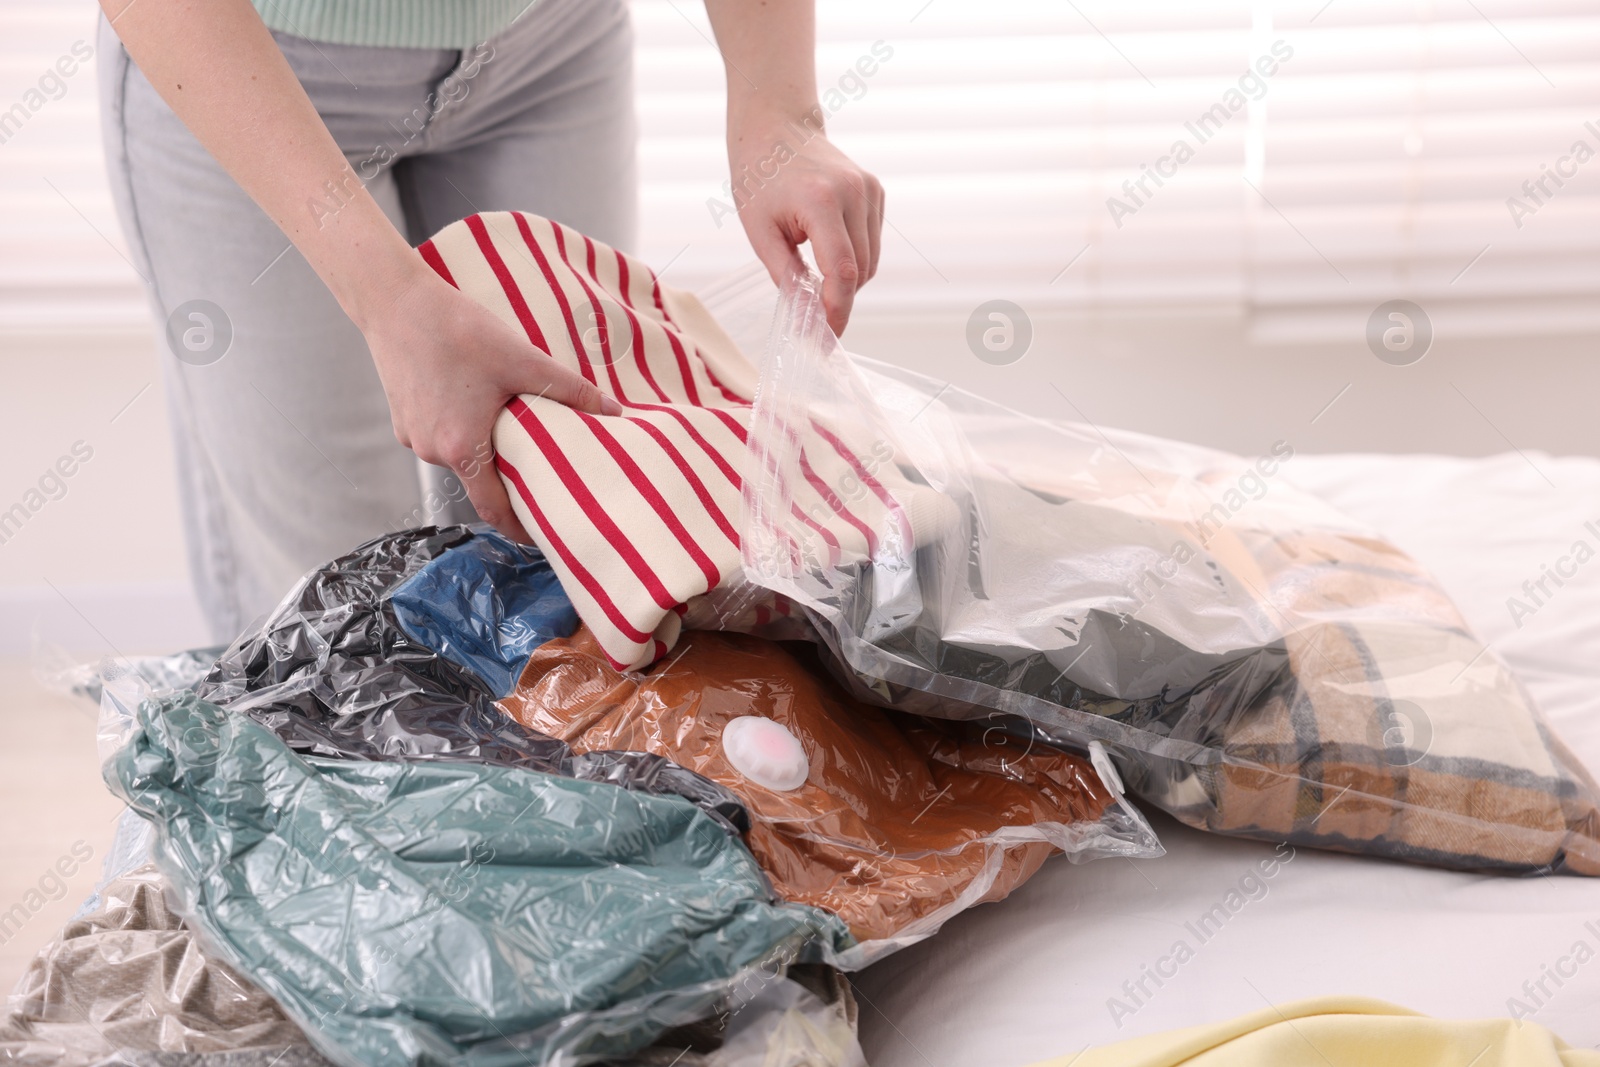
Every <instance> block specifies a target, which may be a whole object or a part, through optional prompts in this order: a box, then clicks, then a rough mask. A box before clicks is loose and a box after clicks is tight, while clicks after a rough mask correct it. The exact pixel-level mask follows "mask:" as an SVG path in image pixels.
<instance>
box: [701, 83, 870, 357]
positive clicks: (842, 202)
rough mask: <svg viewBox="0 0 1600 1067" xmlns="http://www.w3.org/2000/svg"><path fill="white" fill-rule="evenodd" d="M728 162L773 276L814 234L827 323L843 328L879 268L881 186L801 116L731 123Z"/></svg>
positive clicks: (742, 211) (753, 243)
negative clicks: (858, 296)
mask: <svg viewBox="0 0 1600 1067" xmlns="http://www.w3.org/2000/svg"><path fill="white" fill-rule="evenodd" d="M820 114H821V112H820V110H819V111H818V112H817V115H818V116H820ZM807 118H808V119H809V120H810V121H813V122H814V121H816V120H815V119H814V118H811V117H810V116H808V117H807ZM808 133H809V137H807V134H808ZM803 138H804V139H803ZM728 162H729V166H730V168H731V170H732V172H733V194H734V203H735V204H737V205H738V207H739V221H740V222H742V223H743V224H744V232H745V234H746V235H747V236H749V238H750V247H751V248H753V249H755V253H756V255H757V256H758V257H759V258H760V260H761V262H762V263H763V264H764V265H765V266H766V268H767V272H768V273H769V274H771V275H772V280H773V281H774V282H778V283H780V284H781V283H782V281H783V277H784V274H785V273H786V272H787V271H788V270H789V269H790V268H791V267H792V266H794V265H796V264H798V263H799V262H800V255H799V252H798V251H797V248H798V246H799V245H800V244H802V243H803V242H805V241H810V242H811V250H812V252H813V253H814V254H815V256H816V259H817V267H818V268H819V269H820V270H821V271H822V279H823V284H822V306H823V308H824V310H826V312H827V314H828V325H829V327H831V328H832V330H833V332H834V333H835V334H841V333H843V332H844V328H845V325H846V323H848V322H849V321H850V308H851V306H852V305H853V304H854V303H855V298H856V290H857V289H859V288H861V286H863V285H865V284H866V283H867V282H868V281H869V280H871V278H872V276H873V275H874V274H876V273H877V272H878V252H879V248H880V247H881V245H882V235H883V186H882V185H881V184H880V183H879V182H878V179H877V178H875V177H873V175H871V174H870V173H868V172H867V171H865V170H862V169H861V168H860V167H858V166H856V165H855V164H854V163H853V162H851V160H850V158H849V157H848V156H846V155H845V154H844V153H843V152H841V151H839V150H838V149H837V148H835V147H834V146H833V144H832V143H831V142H830V141H829V140H828V138H827V136H826V135H824V134H822V133H815V132H810V131H809V130H808V127H807V126H806V125H804V124H802V123H800V122H782V121H773V120H771V119H767V120H765V121H751V120H744V121H741V122H739V124H738V125H737V126H735V125H734V124H732V123H730V125H729V128H728ZM769 175H770V177H769Z"/></svg>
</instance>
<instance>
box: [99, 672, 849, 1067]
mask: <svg viewBox="0 0 1600 1067" xmlns="http://www.w3.org/2000/svg"><path fill="white" fill-rule="evenodd" d="M109 725H110V729H107V730H105V731H103V733H104V734H105V735H107V736H108V739H109V740H111V741H112V745H111V748H112V751H111V755H110V758H109V760H108V761H107V763H106V765H105V776H106V779H107V783H108V784H109V785H110V786H111V787H112V789H113V791H114V792H116V793H117V794H118V795H119V796H121V797H122V798H123V799H124V800H126V801H127V802H128V804H129V805H130V806H131V807H133V808H134V809H135V810H137V811H138V812H139V813H140V814H141V815H142V816H144V817H145V818H146V819H148V820H149V821H150V822H151V823H152V824H153V825H154V827H155V850H154V851H155V858H156V861H157V864H158V866H159V867H160V869H161V872H162V873H163V874H164V875H165V876H166V877H167V878H168V879H169V880H170V882H171V886H172V889H173V891H174V898H175V899H174V907H175V910H176V911H177V913H178V914H180V915H181V916H183V918H184V921H185V924H186V925H187V926H188V927H189V928H190V929H191V930H192V931H194V932H195V933H196V934H197V935H198V936H199V937H200V939H201V944H202V945H203V946H204V948H205V949H206V951H207V952H208V954H209V955H210V956H211V957H212V958H214V959H217V960H219V961H221V962H222V963H225V964H226V965H228V966H229V967H231V968H233V969H234V970H236V971H238V972H239V973H240V974H242V975H244V976H246V977H247V978H249V979H250V980H251V981H252V982H254V983H255V984H256V985H258V986H260V987H261V988H263V989H265V990H266V991H267V992H268V993H270V994H271V996H272V997H273V999H274V1000H276V1001H277V1003H278V1005H279V1006H280V1008H282V1010H283V1012H284V1013H285V1014H286V1015H287V1016H288V1017H289V1018H290V1019H291V1020H292V1021H293V1022H294V1023H295V1024H296V1025H298V1026H299V1027H300V1028H301V1029H302V1030H303V1031H305V1033H306V1034H307V1036H308V1037H309V1038H310V1039H311V1041H312V1043H313V1044H314V1045H315V1046H316V1048H317V1049H318V1051H320V1052H321V1053H322V1054H323V1055H325V1056H327V1057H328V1058H329V1059H331V1060H333V1061H334V1062H335V1063H338V1064H342V1065H345V1067H358V1065H366V1067H374V1065H377V1067H382V1065H397V1067H398V1065H406V1067H412V1065H421V1064H459V1065H467V1064H475V1065H476V1064H481V1065H485V1067H492V1065H500V1064H505V1065H520V1064H526V1063H529V1062H533V1063H552V1062H562V1063H573V1064H579V1063H586V1062H595V1061H599V1060H604V1059H606V1058H607V1057H623V1056H626V1055H628V1054H631V1053H633V1052H635V1051H637V1050H638V1049H640V1048H643V1047H644V1046H646V1045H649V1044H650V1043H651V1042H652V1041H654V1040H655V1039H656V1038H658V1037H660V1036H661V1035H662V1034H663V1033H664V1032H666V1031H667V1030H669V1029H671V1028H673V1027H677V1026H681V1025H684V1024H688V1023H693V1022H696V1021H698V1020H701V1019H703V1018H705V1017H707V1016H711V1015H715V1014H716V1012H717V1011H719V1010H724V1009H725V1007H726V1006H727V1005H728V1004H729V1002H730V998H731V997H733V996H735V995H736V994H737V991H738V990H739V989H741V988H742V987H745V986H749V987H750V988H751V989H753V990H754V994H758V993H759V992H760V990H761V988H762V987H763V983H765V982H770V981H772V980H774V979H776V978H778V977H781V976H782V973H783V969H784V967H785V966H786V965H787V964H788V963H790V962H807V961H818V962H821V961H823V960H825V958H826V957H827V956H829V955H830V954H832V953H833V952H834V951H836V950H839V949H844V948H846V947H848V946H849V944H850V943H851V938H850V935H849V933H848V932H847V931H846V930H845V928H844V925H843V924H842V923H840V922H839V920H838V919H836V918H835V917H834V916H832V915H830V914H828V913H826V912H823V911H820V910H818V909H815V908H810V907H806V906H804V905H800V904H791V903H786V902H783V901H778V900H774V899H773V897H772V895H771V891H770V889H769V887H768V885H767V882H766V879H765V877H764V876H763V875H762V873H761V869H760V867H759V866H758V865H757V864H756V862H755V860H754V859H753V858H752V857H751V855H750V853H749V851H748V850H747V849H746V848H745V847H744V846H743V844H742V843H740V841H739V839H738V837H737V836H736V835H734V834H732V833H730V832H729V829H728V827H727V826H726V825H725V823H723V822H722V821H719V820H717V819H714V818H712V817H711V816H710V815H709V814H707V812H706V811H705V810H703V809H702V808H700V807H698V806H696V805H695V804H694V803H692V802H691V801H689V800H687V799H685V798H683V797H681V796H676V795H670V794H654V793H648V792H641V791H637V790H632V789H624V788H619V787H618V786H616V785H612V784H610V783H608V782H598V781H583V780H578V779H574V778H570V777H566V776H562V775H558V774H550V773H545V772H542V771H535V770H529V769H526V768H523V767H515V766H504V765H500V764H492V763H483V762H469V761H443V760H420V761H391V760H384V761H372V760H351V759H327V758H322V757H316V756H301V755H299V754H297V753H295V752H294V751H292V750H291V749H290V748H289V747H288V745H287V744H285V743H284V741H283V740H282V739H281V738H280V737H278V736H277V735H276V734H274V733H273V732H271V731H270V730H268V729H266V728H265V727H263V726H262V725H261V724H260V723H258V722H256V721H255V720H254V719H252V718H251V717H250V716H248V715H243V714H239V713H236V712H230V711H225V710H223V709H221V708H219V707H217V706H216V705H213V704H209V703H207V702H205V701H202V700H200V699H198V698H196V697H195V696H194V695H193V694H190V693H185V694H180V695H177V696H172V697H167V698H161V699H153V700H146V701H144V702H142V703H141V704H139V706H138V708H137V710H136V711H135V712H134V714H133V716H132V718H131V719H128V720H125V721H123V722H121V723H120V724H115V723H113V724H109ZM119 733H120V735H121V737H120V743H117V741H116V735H117V734H119ZM754 994H752V995H754Z"/></svg>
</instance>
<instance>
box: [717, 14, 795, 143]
mask: <svg viewBox="0 0 1600 1067" xmlns="http://www.w3.org/2000/svg"><path fill="white" fill-rule="evenodd" d="M706 15H707V16H708V17H709V18H710V19H711V28H712V31H713V32H714V33H715V34H716V37H717V47H718V48H719V49H720V50H721V51H722V57H723V61H724V64H723V65H724V66H725V68H726V70H727V80H728V135H729V140H730V141H731V140H733V139H734V138H735V137H737V136H739V131H742V130H745V129H749V128H759V127H765V126H767V125H768V122H766V121H764V120H769V119H775V120H778V121H780V122H796V123H805V122H808V121H809V122H812V123H815V124H820V123H821V121H822V110H821V109H820V108H819V107H818V106H817V69H816V36H817V34H816V11H815V4H814V3H813V0H767V2H766V3H761V4H756V3H752V2H751V0H706Z"/></svg>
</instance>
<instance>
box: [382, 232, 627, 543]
mask: <svg viewBox="0 0 1600 1067" xmlns="http://www.w3.org/2000/svg"><path fill="white" fill-rule="evenodd" d="M414 258H415V261H416V266H417V268H418V269H417V270H415V271H412V272H410V274H409V276H408V277H407V278H406V279H405V280H404V281H402V282H401V283H399V284H397V285H395V286H393V287H392V288H390V287H386V288H390V291H389V292H388V293H386V294H382V295H379V296H377V298H376V299H374V300H370V301H367V300H364V301H361V303H362V304H363V305H364V306H363V307H362V309H361V312H360V315H359V318H358V319H357V325H359V326H361V327H362V332H363V333H364V334H365V335H366V338H367V345H368V346H369V347H370V349H371V350H372V359H373V362H374V363H376V364H377V367H378V376H379V378H381V379H382V381H383V389H384V393H385V394H386V395H387V396H388V398H389V411H390V414H391V416H392V418H393V421H394V435H395V437H396V438H398V439H399V441H400V443H401V444H402V445H405V446H406V447H407V448H409V449H411V450H412V451H413V452H415V453H416V454H417V455H418V456H419V457H421V458H422V459H424V460H426V461H427V462H429V463H434V464H437V465H439V466H441V467H448V468H449V469H450V470H452V471H454V472H455V473H456V475H457V477H459V478H460V479H461V484H462V485H463V486H464V487H465V488H466V491H467V496H468V498H469V499H471V501H472V506H473V507H474V508H476V509H477V511H478V515H479V517H480V518H482V519H483V521H485V522H487V523H489V524H490V525H491V526H493V527H495V529H497V530H499V531H500V532H501V533H503V534H505V535H506V536H507V537H510V538H513V539H515V540H518V541H522V542H524V543H526V542H529V541H531V540H532V538H530V537H529V536H528V532H527V531H526V530H525V529H523V527H522V524H521V523H520V522H519V521H518V520H517V515H516V512H515V511H513V510H512V507H511V501H510V498H509V497H508V496H507V495H506V490H505V487H504V485H503V484H502V483H501V481H500V476H499V474H498V473H497V472H496V470H495V466H494V446H493V444H492V437H493V432H494V424H495V420H496V419H497V418H499V416H500V412H501V410H502V409H503V408H504V407H505V405H506V402H507V401H508V400H510V399H511V398H512V397H514V396H516V395H518V394H519V393H532V394H534V395H536V396H545V397H549V398H550V399H551V400H555V401H557V402H559V403H562V404H566V405H568V406H569V407H573V408H576V409H578V410H579V411H587V412H589V413H591V414H604V415H617V414H621V412H622V407H621V405H619V404H618V403H617V402H616V400H614V399H612V398H611V397H609V396H606V395H605V394H604V393H602V392H601V391H600V390H599V389H598V388H597V387H596V386H595V385H594V384H593V383H592V382H590V381H589V380H588V379H586V378H584V377H583V376H582V375H580V374H578V373H576V372H575V371H571V370H568V369H567V368H566V367H563V366H562V365H561V364H559V363H557V362H556V361H555V360H554V359H552V358H551V357H550V356H549V355H548V354H547V353H545V352H542V351H540V350H539V349H537V348H535V347H534V346H533V345H532V344H530V343H529V342H528V341H527V340H526V339H525V338H524V337H522V335H520V334H519V333H518V332H517V331H516V330H515V329H513V328H512V327H510V326H508V325H507V324H506V323H504V322H502V321H501V320H500V319H498V318H496V317H495V316H494V314H493V313H492V312H490V311H489V310H488V309H487V308H485V307H483V306H482V305H481V304H478V303H476V302H475V301H473V300H471V299H470V298H468V297H466V296H464V295H462V293H461V292H460V291H459V290H457V289H456V288H455V287H454V286H452V285H451V284H450V283H449V282H446V281H445V280H444V279H443V278H441V277H439V275H437V274H435V273H434V272H433V271H432V270H431V269H429V268H428V267H427V265H426V264H425V263H423V261H422V259H421V257H420V256H414Z"/></svg>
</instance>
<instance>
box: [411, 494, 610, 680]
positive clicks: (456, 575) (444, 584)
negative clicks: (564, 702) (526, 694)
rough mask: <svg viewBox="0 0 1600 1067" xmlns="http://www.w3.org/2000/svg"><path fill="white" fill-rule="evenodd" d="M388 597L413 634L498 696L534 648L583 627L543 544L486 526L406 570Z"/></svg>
mask: <svg viewBox="0 0 1600 1067" xmlns="http://www.w3.org/2000/svg"><path fill="white" fill-rule="evenodd" d="M389 602H390V603H391V604H392V605H393V606H394V613H395V618H397V619H398V620H399V622H400V625H401V626H402V627H404V629H405V631H406V633H408V634H410V635H411V637H412V639H413V640H415V641H416V642H417V643H418V644H421V645H426V646H427V647H428V648H431V649H433V650H434V651H435V652H437V653H438V654H439V655H441V656H443V657H444V658H445V659H447V660H449V661H450V662H452V663H454V664H456V665H457V666H458V667H461V668H463V669H465V670H468V671H471V672H472V673H473V674H475V675H477V677H478V678H479V679H480V680H482V681H483V683H484V684H485V685H487V686H488V687H489V689H490V691H492V692H493V693H494V695H495V697H496V698H497V699H498V698H500V697H503V696H505V695H507V694H508V693H510V692H511V691H512V690H513V689H515V688H516V687H517V680H518V679H519V678H521V677H522V669H523V668H524V667H526V666H527V665H528V657H529V656H530V655H532V654H533V650H534V649H536V648H538V647H539V646H540V645H542V644H544V643H545V642H546V641H549V640H551V639H552V638H556V637H570V636H572V632H573V631H574V630H576V629H577V628H578V613H577V611H576V610H574V608H573V606H572V601H570V600H568V599H567V594H566V593H564V592H562V589H561V580H560V579H559V578H557V577H556V572H555V571H554V570H553V569H552V568H551V566H550V564H549V563H548V562H547V561H546V560H545V558H544V556H543V555H542V554H541V553H540V552H539V550H538V549H536V548H532V547H529V546H527V545H519V544H517V543H515V542H514V541H511V540H508V539H507V538H505V537H502V536H501V535H500V534H498V533H496V532H495V531H494V530H493V529H491V528H489V527H487V526H475V527H473V528H472V537H471V539H470V540H467V541H464V542H462V543H460V544H457V545H454V546H452V547H451V548H450V549H449V550H448V551H446V552H443V553H441V554H440V555H439V556H437V557H435V558H434V559H433V560H431V561H429V562H428V563H427V564H426V565H425V566H424V567H423V568H422V569H421V570H419V571H417V573H415V574H413V575H412V576H411V577H409V578H407V579H406V580H405V581H404V582H402V583H401V584H400V585H399V586H397V587H396V588H395V589H394V591H393V592H392V593H390V594H389Z"/></svg>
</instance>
